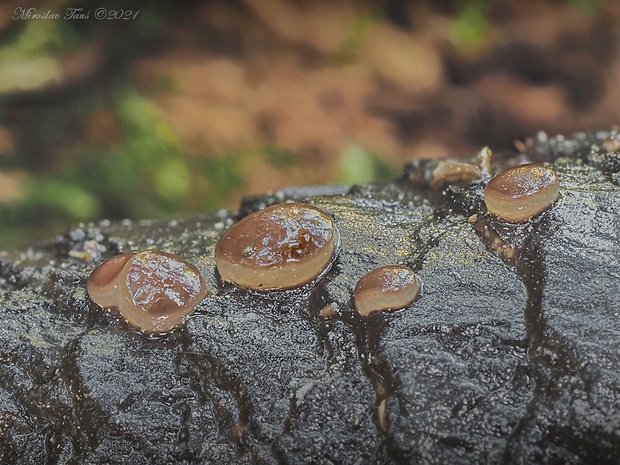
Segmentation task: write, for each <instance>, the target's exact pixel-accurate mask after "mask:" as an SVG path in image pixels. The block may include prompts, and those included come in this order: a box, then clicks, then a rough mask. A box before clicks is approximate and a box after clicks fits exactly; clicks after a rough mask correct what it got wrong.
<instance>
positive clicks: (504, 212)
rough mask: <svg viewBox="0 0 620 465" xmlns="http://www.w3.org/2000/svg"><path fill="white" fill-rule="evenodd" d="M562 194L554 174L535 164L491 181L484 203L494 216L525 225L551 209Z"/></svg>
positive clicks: (486, 190) (521, 167)
mask: <svg viewBox="0 0 620 465" xmlns="http://www.w3.org/2000/svg"><path fill="white" fill-rule="evenodd" d="M559 191H560V187H559V182H558V177H557V175H556V174H555V171H553V170H552V169H551V168H549V167H547V166H544V165H539V164H535V163H532V164H527V165H519V166H514V167H512V168H508V169H507V170H505V171H502V172H501V173H499V174H498V175H497V176H495V177H494V178H493V179H491V180H490V181H489V182H488V184H487V185H486V187H485V188H484V202H485V203H486V206H487V210H488V211H489V212H490V213H492V214H493V215H495V216H497V217H499V218H501V219H503V220H506V221H508V222H510V223H523V222H525V221H527V220H529V219H530V218H532V217H534V216H536V215H539V214H540V213H542V212H543V211H544V210H546V209H547V208H549V207H550V206H551V205H552V204H553V202H555V200H556V199H557V198H558V194H559Z"/></svg>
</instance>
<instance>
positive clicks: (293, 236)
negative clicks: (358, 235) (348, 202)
mask: <svg viewBox="0 0 620 465" xmlns="http://www.w3.org/2000/svg"><path fill="white" fill-rule="evenodd" d="M339 242H340V235H339V233H338V230H337V229H336V227H335V225H334V221H333V220H332V218H331V216H329V215H328V214H327V213H325V212H324V211H322V210H320V209H318V208H316V207H314V206H312V205H307V204H302V203H287V204H280V205H273V206H271V207H267V208H265V209H263V210H260V211H257V212H254V213H252V214H250V215H248V216H247V217H245V218H243V219H242V220H241V221H239V222H238V223H236V224H235V225H233V226H232V227H231V228H230V229H229V230H228V231H226V232H225V233H224V235H223V236H222V237H221V238H220V240H219V242H218V243H217V246H216V247H215V263H216V265H217V269H218V271H219V273H220V276H221V277H222V279H223V280H224V281H227V282H231V283H234V284H236V285H237V286H240V287H245V288H250V289H255V290H274V289H290V288H294V287H299V286H302V285H304V284H306V283H309V282H311V281H313V280H315V279H316V278H318V277H319V276H321V275H322V274H323V273H324V272H325V271H327V269H329V266H330V264H331V263H332V259H333V256H334V252H335V251H336V249H337V247H338V244H339Z"/></svg>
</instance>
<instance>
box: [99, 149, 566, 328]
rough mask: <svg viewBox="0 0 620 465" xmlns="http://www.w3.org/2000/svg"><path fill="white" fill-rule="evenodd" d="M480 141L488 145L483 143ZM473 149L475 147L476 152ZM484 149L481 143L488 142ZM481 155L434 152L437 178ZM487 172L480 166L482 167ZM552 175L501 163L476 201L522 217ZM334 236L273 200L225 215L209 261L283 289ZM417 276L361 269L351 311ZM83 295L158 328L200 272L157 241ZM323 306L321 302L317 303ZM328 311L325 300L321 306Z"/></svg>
mask: <svg viewBox="0 0 620 465" xmlns="http://www.w3.org/2000/svg"><path fill="white" fill-rule="evenodd" d="M486 150H487V151H488V149H486ZM481 153H482V152H481ZM489 154H490V151H489ZM488 158H489V157H483V163H481V168H478V167H476V166H475V165H468V164H465V163H460V162H444V164H443V165H442V164H440V166H439V167H438V170H436V173H435V177H436V178H437V179H440V180H448V182H450V181H453V180H455V179H461V180H473V179H476V177H477V176H478V177H480V176H482V174H483V173H484V172H487V173H488V171H490V166H489V165H488V164H487V166H486V167H485V163H488ZM489 177H490V176H489ZM558 193H559V183H558V178H557V176H556V174H555V172H554V171H553V170H552V169H551V168H550V167H548V166H546V165H541V164H525V165H519V166H515V167H512V168H509V169H507V170H505V171H503V172H501V173H499V174H498V175H497V176H495V177H493V178H492V179H490V180H489V181H488V183H487V184H486V187H485V189H484V202H485V204H486V208H487V210H488V212H489V213H490V214H491V215H493V216H495V217H496V218H498V219H499V220H500V221H504V222H508V223H524V222H527V221H529V220H530V219H531V218H533V217H535V216H537V215H539V214H540V213H542V212H543V211H544V210H546V209H548V208H549V207H550V206H551V205H552V204H553V203H554V202H555V200H556V199H557V197H558ZM339 246H340V233H339V232H338V229H337V228H336V225H335V224H334V220H333V218H332V217H331V216H330V215H329V214H328V213H326V212H324V211H322V210H320V209H319V208H317V207H315V206H312V205H309V204H303V203H285V204H279V205H273V206H270V207H267V208H264V209H263V210H260V211H257V212H254V213H252V214H250V215H248V216H246V217H245V218H243V219H242V220H240V221H238V222H237V223H236V224H234V225H233V226H232V227H230V229H228V230H227V231H226V232H225V233H224V234H223V235H222V237H221V238H220V239H219V241H218V243H217V245H216V247H215V262H216V267H217V270H218V272H219V275H220V277H221V279H222V281H224V282H228V283H232V284H234V285H236V286H238V287H240V288H245V289H251V290H254V291H272V290H281V289H292V288H297V287H300V286H304V285H307V284H309V283H313V282H316V281H318V280H319V279H320V278H321V277H322V276H323V275H324V274H325V273H326V272H327V271H328V270H329V269H330V267H331V265H332V263H333V262H334V260H335V258H336V255H337V251H338V249H339ZM420 289H421V281H420V279H419V278H418V276H416V274H415V273H414V272H413V271H412V270H411V269H409V268H407V267H404V266H401V265H396V264H394V265H387V266H383V267H380V268H377V269H374V270H373V271H371V272H369V273H368V274H366V275H365V276H363V277H362V278H361V279H360V280H359V281H358V283H357V285H356V286H355V289H354V293H353V302H354V305H355V309H356V311H357V312H358V314H359V315H360V316H361V317H368V316H369V315H371V314H372V313H374V312H378V311H393V310H399V309H403V308H405V307H407V306H409V305H411V304H412V303H413V302H414V301H415V300H416V299H417V298H418V296H419V294H420ZM87 290H88V294H89V296H90V298H91V299H92V300H93V301H94V302H95V303H96V304H97V305H99V306H101V307H104V308H112V307H116V308H118V310H119V312H120V314H121V316H122V317H123V318H124V319H125V321H127V323H129V324H130V325H132V326H134V327H135V328H137V329H139V330H140V331H142V332H143V333H146V334H163V333H167V332H169V331H171V330H172V329H174V328H175V327H177V326H179V325H180V324H182V322H183V321H184V319H185V317H186V316H187V315H189V314H190V313H192V312H193V310H194V308H195V307H196V305H198V304H199V303H200V302H201V301H202V299H203V298H204V297H205V295H206V287H205V281H204V279H203V278H202V276H201V274H200V272H199V271H198V270H197V269H196V268H195V267H194V266H192V265H191V264H189V263H187V262H186V261H184V260H183V259H181V258H179V257H177V256H175V255H172V254H169V253H166V252H159V251H151V250H148V251H144V252H139V253H135V254H123V255H118V256H116V257H113V258H110V259H108V260H106V261H104V262H103V263H102V264H101V265H99V266H98V267H97V268H96V269H95V270H94V271H93V272H92V274H91V275H90V277H89V279H88V283H87ZM325 310H327V311H325ZM329 310H332V312H331V314H333V313H334V312H333V306H331V307H330V306H328V307H326V308H325V309H323V311H322V312H321V314H322V315H323V316H328V315H330V311H329Z"/></svg>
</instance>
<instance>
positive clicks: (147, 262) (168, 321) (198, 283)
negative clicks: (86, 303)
mask: <svg viewBox="0 0 620 465" xmlns="http://www.w3.org/2000/svg"><path fill="white" fill-rule="evenodd" d="M86 287H87V290H88V295H89V296H90V298H91V299H92V300H93V302H95V303H96V304H97V305H99V306H101V307H104V308H110V307H117V308H118V309H119V311H120V313H121V316H122V317H123V318H124V319H125V320H126V321H127V323H129V324H130V325H132V326H134V327H136V328H138V329H139V330H140V331H142V332H144V333H148V334H153V333H165V332H168V331H170V330H172V329H173V328H175V327H176V326H178V325H180V324H181V323H182V322H183V320H184V318H185V317H186V316H187V315H189V314H190V313H192V312H193V311H194V308H195V307H196V305H197V304H198V303H199V302H200V301H201V300H202V299H203V298H204V296H205V294H206V288H205V282H204V279H203V278H202V275H201V274H200V272H199V271H198V270H197V269H196V268H195V267H194V266H192V265H190V264H189V263H187V262H186V261H184V260H182V259H181V258H179V257H177V256H176V255H172V254H169V253H166V252H157V251H150V250H149V251H145V252H139V253H136V254H123V255H118V256H116V257H112V258H110V259H109V260H106V261H105V262H103V263H102V264H101V265H99V266H98V267H97V268H95V270H94V271H93V272H92V273H91V275H90V277H89V278H88V283H87V286H86Z"/></svg>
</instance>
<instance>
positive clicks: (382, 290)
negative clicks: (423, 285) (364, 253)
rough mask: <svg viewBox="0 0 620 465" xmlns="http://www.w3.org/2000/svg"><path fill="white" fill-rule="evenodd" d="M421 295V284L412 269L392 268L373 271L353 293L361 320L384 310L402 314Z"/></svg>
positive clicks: (389, 266) (385, 267) (364, 277)
mask: <svg viewBox="0 0 620 465" xmlns="http://www.w3.org/2000/svg"><path fill="white" fill-rule="evenodd" d="M419 293H420V280H419V279H418V277H417V276H416V274H415V273H414V272H413V271H411V270H410V269H409V268H406V267H404V266H399V265H388V266H383V267H381V268H377V269H375V270H372V271H371V272H370V273H368V274H366V275H365V276H363V277H362V279H360V280H359V281H358V282H357V285H356V286H355V291H354V293H353V300H354V302H355V308H356V309H357V312H358V313H359V314H360V315H361V316H368V315H370V314H371V313H373V312H377V311H382V310H399V309H401V308H405V307H406V306H407V305H409V304H410V303H411V302H413V301H414V300H415V299H416V297H417V296H418V294H419Z"/></svg>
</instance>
